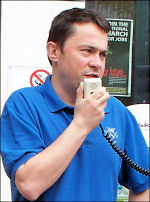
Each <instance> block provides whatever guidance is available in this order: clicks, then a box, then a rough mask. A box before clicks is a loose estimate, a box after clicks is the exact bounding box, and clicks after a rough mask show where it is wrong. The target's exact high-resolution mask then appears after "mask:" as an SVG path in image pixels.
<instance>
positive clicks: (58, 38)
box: [47, 8, 111, 52]
mask: <svg viewBox="0 0 150 202" xmlns="http://www.w3.org/2000/svg"><path fill="white" fill-rule="evenodd" d="M85 22H92V23H94V24H97V25H98V26H99V27H100V28H101V29H102V30H103V31H104V32H106V33H108V32H109V31H110V30H111V27H110V25H109V22H108V21H107V20H106V19H105V18H104V17H103V16H101V15H100V14H99V13H96V12H93V11H91V10H87V9H82V8H72V9H69V10H65V11H62V12H61V13H60V14H58V15H57V16H56V17H55V18H54V20H53V21H52V25H51V29H50V31H49V36H48V40H47V42H49V41H53V42H55V43H57V45H58V46H59V47H60V49H61V51H62V52H63V47H64V43H65V41H66V39H67V38H68V37H69V36H71V35H72V34H73V33H74V31H75V30H74V26H73V25H74V24H75V23H80V24H81V23H85Z"/></svg>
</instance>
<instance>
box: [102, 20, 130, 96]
mask: <svg viewBox="0 0 150 202" xmlns="http://www.w3.org/2000/svg"><path fill="white" fill-rule="evenodd" d="M107 20H108V21H109V23H110V25H111V28H112V30H111V31H110V32H109V33H108V41H109V44H108V55H107V59H106V68H105V72H104V76H103V85H104V86H106V88H107V90H108V92H110V94H112V95H114V96H125V97H130V96H131V66H132V38H133V20H130V19H110V18H107Z"/></svg>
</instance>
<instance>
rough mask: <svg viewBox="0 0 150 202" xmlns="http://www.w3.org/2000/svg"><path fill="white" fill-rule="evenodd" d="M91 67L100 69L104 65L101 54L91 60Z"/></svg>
mask: <svg viewBox="0 0 150 202" xmlns="http://www.w3.org/2000/svg"><path fill="white" fill-rule="evenodd" d="M89 67H92V68H94V69H100V68H101V67H102V62H101V59H100V57H99V56H97V57H94V58H92V59H91V60H90V61H89Z"/></svg>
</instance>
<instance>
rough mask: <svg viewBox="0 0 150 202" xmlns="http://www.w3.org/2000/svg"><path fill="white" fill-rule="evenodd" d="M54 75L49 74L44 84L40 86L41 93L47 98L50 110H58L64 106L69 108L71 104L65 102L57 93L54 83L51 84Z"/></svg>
mask: <svg viewBox="0 0 150 202" xmlns="http://www.w3.org/2000/svg"><path fill="white" fill-rule="evenodd" d="M51 77H52V75H49V76H47V78H46V80H45V82H44V84H43V85H41V86H40V88H41V93H42V95H43V97H44V99H45V102H46V105H47V107H48V108H49V110H50V112H56V111H59V110H61V109H63V108H68V107H69V106H68V105H67V104H66V103H64V102H63V101H62V100H61V99H60V98H59V97H58V95H57V94H56V92H55V90H54V88H53V86H52V84H51Z"/></svg>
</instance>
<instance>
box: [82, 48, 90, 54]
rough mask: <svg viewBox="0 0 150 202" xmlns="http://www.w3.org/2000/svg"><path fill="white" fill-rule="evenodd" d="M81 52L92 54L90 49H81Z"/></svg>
mask: <svg viewBox="0 0 150 202" xmlns="http://www.w3.org/2000/svg"><path fill="white" fill-rule="evenodd" d="M82 51H83V52H85V53H91V52H92V50H91V49H83V50H82Z"/></svg>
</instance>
